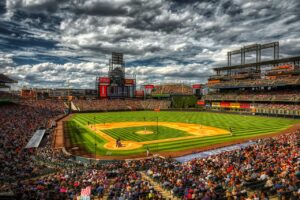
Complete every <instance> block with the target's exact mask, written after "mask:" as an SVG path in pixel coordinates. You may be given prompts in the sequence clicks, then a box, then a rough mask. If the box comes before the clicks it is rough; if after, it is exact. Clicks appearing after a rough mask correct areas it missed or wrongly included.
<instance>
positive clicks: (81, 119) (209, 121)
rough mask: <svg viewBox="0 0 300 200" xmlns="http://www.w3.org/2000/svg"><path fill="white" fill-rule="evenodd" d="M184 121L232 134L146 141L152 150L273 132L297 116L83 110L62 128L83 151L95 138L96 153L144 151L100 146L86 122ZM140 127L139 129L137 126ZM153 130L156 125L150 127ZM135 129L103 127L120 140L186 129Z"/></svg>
mask: <svg viewBox="0 0 300 200" xmlns="http://www.w3.org/2000/svg"><path fill="white" fill-rule="evenodd" d="M157 118H158V121H160V122H184V123H195V124H203V125H205V126H212V127H217V128H221V129H227V130H228V129H229V128H232V130H233V136H229V135H218V136H210V137H202V138H197V139H183V140H178V141H169V142H164V143H159V144H158V143H156V144H149V145H147V147H148V148H150V151H152V152H161V151H179V150H184V149H189V148H195V147H203V146H208V145H213V144H218V143H224V142H228V141H231V140H236V139H242V138H249V137H254V136H260V135H265V134H270V133H276V132H279V131H281V130H284V129H286V128H288V127H290V126H291V125H293V124H296V123H299V122H300V120H293V119H284V118H269V117H260V116H243V115H235V114H222V113H209V112H153V111H140V112H107V113H84V114H75V115H73V117H72V118H71V119H70V121H68V122H67V124H66V127H65V128H66V129H67V130H68V134H69V136H70V137H71V142H72V143H73V144H74V145H83V146H85V147H86V149H87V151H89V152H94V143H95V142H94V141H95V138H96V143H97V148H96V153H97V154H98V155H107V154H109V155H133V154H138V153H145V151H146V146H144V147H142V148H139V149H135V150H127V151H117V150H116V151H111V150H106V149H104V148H103V145H104V144H105V143H106V141H105V140H104V139H102V138H100V137H98V136H97V135H96V137H95V135H94V133H93V131H91V130H90V129H88V128H86V125H87V124H88V123H89V124H91V123H92V124H93V123H94V122H95V123H96V124H97V123H110V122H127V121H151V122H156V121H157ZM141 128H142V129H141ZM152 128H154V131H155V132H156V130H155V129H156V126H155V127H152ZM135 130H143V127H130V128H121V129H111V130H105V132H106V133H107V134H109V135H111V136H112V137H114V138H116V137H122V138H121V139H122V140H135V141H150V140H157V139H166V138H172V137H173V138H174V137H181V136H182V135H183V136H184V135H187V133H185V132H183V131H180V130H175V129H171V128H168V127H163V126H159V134H158V135H159V137H161V138H158V136H157V134H151V135H139V136H137V134H136V133H134V132H135Z"/></svg>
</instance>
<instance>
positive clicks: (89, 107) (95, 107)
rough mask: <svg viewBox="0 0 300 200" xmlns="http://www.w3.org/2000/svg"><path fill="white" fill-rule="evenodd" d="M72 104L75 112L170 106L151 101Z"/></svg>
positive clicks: (74, 102)
mask: <svg viewBox="0 0 300 200" xmlns="http://www.w3.org/2000/svg"><path fill="white" fill-rule="evenodd" d="M72 102H73V104H74V106H75V107H76V108H77V110H80V111H108V110H154V109H158V108H159V109H168V108H169V107H170V104H171V102H170V101H165V100H153V99H148V100H135V99H125V100H123V99H110V100H108V99H103V100H73V101H72Z"/></svg>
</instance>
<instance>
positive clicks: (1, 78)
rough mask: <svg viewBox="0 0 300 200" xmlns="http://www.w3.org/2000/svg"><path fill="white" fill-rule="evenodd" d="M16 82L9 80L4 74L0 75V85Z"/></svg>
mask: <svg viewBox="0 0 300 200" xmlns="http://www.w3.org/2000/svg"><path fill="white" fill-rule="evenodd" d="M17 82H18V81H15V80H13V79H11V78H8V77H7V76H5V75H4V74H0V83H17Z"/></svg>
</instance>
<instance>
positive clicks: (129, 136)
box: [102, 126, 191, 142]
mask: <svg viewBox="0 0 300 200" xmlns="http://www.w3.org/2000/svg"><path fill="white" fill-rule="evenodd" d="M145 128H146V130H147V131H152V132H153V133H152V134H145V135H143V134H139V133H136V132H137V131H144V130H145ZM102 132H104V133H106V134H108V135H110V136H111V137H113V138H115V139H118V138H120V139H121V140H132V141H136V142H145V141H152V140H162V139H168V138H177V137H185V136H191V134H188V133H186V132H184V131H181V130H177V129H173V128H169V127H165V126H157V127H156V126H138V127H127V128H116V129H108V130H103V131H102Z"/></svg>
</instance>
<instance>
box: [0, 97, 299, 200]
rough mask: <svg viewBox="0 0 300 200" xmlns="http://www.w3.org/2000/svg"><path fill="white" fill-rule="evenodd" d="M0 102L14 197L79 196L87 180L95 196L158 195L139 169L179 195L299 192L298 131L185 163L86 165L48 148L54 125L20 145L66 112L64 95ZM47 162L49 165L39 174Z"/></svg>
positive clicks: (0, 146) (251, 198) (285, 195)
mask: <svg viewBox="0 0 300 200" xmlns="http://www.w3.org/2000/svg"><path fill="white" fill-rule="evenodd" d="M0 109H1V112H0V124H1V126H0V137H1V138H0V139H1V140H0V157H1V163H0V167H1V172H0V173H1V174H0V178H1V179H0V193H1V192H3V191H12V192H13V194H14V195H15V197H16V198H17V199H76V198H77V197H78V196H80V194H81V192H82V189H86V188H90V191H91V197H92V199H102V198H103V197H106V198H108V199H116V200H123V199H124V200H125V199H163V197H162V194H161V193H160V192H158V191H157V190H156V189H155V188H154V186H153V184H152V183H150V182H149V181H148V180H145V179H144V178H143V176H142V173H141V171H144V172H146V174H147V175H148V176H149V177H151V178H152V179H153V180H154V181H156V182H157V183H158V184H160V185H161V187H162V188H164V189H165V190H166V191H169V192H170V194H171V195H172V196H173V197H177V198H179V199H204V200H212V199H228V200H231V199H247V200H256V199H269V196H278V197H279V198H280V199H299V198H300V181H299V180H300V161H299V156H300V152H299V150H300V149H299V146H298V143H297V141H298V140H299V135H300V132H299V131H295V132H292V133H289V134H285V135H280V136H277V137H273V138H268V139H261V140H257V141H256V142H255V144H253V145H251V146H248V147H246V148H244V149H240V150H235V151H230V152H224V153H221V154H218V155H213V156H209V157H207V158H201V159H200V158H197V159H193V160H190V161H188V162H186V163H180V162H178V161H176V160H174V159H171V158H169V159H164V158H160V157H156V158H150V159H145V160H133V161H116V162H105V163H104V162H99V163H97V164H92V165H86V164H83V163H80V162H78V161H75V159H73V157H72V156H67V155H64V154H63V153H62V152H61V151H54V150H52V149H51V137H52V134H51V133H50V135H49V136H48V138H46V144H45V145H44V146H43V147H41V148H37V149H29V150H26V149H24V146H25V145H26V143H27V142H28V140H29V138H30V137H31V136H32V134H33V133H34V131H35V130H36V129H38V128H39V127H40V126H44V127H46V126H47V124H48V121H49V120H51V119H53V118H55V117H57V116H58V115H61V114H63V112H64V104H63V103H62V102H60V101H57V102H53V101H46V100H45V101H31V102H28V101H26V102H21V103H20V104H18V105H16V104H9V105H4V106H1V107H0ZM45 169H51V170H52V171H51V172H52V173H50V174H47V175H46V176H40V175H42V173H40V172H41V171H43V170H45ZM249 191H251V192H249Z"/></svg>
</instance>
